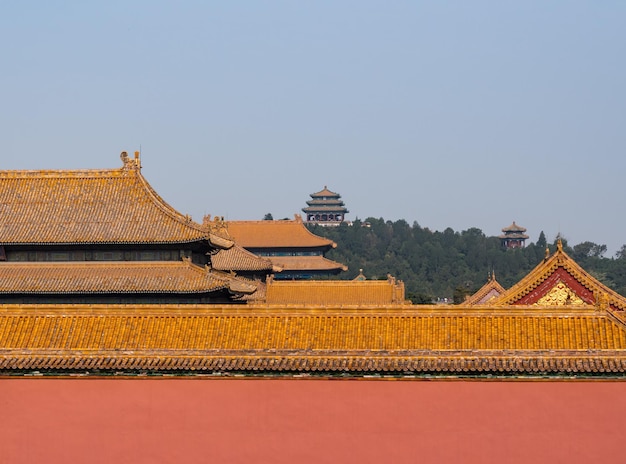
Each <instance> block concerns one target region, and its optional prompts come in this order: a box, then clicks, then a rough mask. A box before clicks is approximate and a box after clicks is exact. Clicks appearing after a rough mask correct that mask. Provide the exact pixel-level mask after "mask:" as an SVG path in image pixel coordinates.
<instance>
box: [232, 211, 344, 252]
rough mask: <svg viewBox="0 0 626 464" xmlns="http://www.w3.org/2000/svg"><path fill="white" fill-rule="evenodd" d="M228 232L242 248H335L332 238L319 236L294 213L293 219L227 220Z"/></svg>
mask: <svg viewBox="0 0 626 464" xmlns="http://www.w3.org/2000/svg"><path fill="white" fill-rule="evenodd" d="M226 225H227V227H228V233H229V235H230V236H231V237H232V239H233V240H234V241H235V242H237V244H239V245H241V246H242V247H244V248H248V249H257V248H325V249H330V248H335V247H336V246H337V244H336V243H335V242H333V241H332V240H329V239H326V238H323V237H319V236H317V235H315V234H313V233H311V231H309V229H307V228H306V226H305V225H304V224H303V222H302V218H301V217H300V216H299V215H296V218H295V220H277V221H227V222H226Z"/></svg>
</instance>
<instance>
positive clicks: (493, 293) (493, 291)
mask: <svg viewBox="0 0 626 464" xmlns="http://www.w3.org/2000/svg"><path fill="white" fill-rule="evenodd" d="M505 291H506V290H505V289H504V287H503V286H502V285H500V283H499V282H498V281H497V280H496V273H495V272H492V273H491V274H490V275H489V278H488V279H487V283H485V285H483V286H482V287H480V288H479V289H478V290H477V291H476V293H474V294H473V295H471V296H469V297H468V298H466V300H465V301H464V302H463V304H465V305H476V304H486V303H488V302H489V301H493V300H494V299H495V298H497V297H499V296H500V295H502V294H503V293H504V292H505Z"/></svg>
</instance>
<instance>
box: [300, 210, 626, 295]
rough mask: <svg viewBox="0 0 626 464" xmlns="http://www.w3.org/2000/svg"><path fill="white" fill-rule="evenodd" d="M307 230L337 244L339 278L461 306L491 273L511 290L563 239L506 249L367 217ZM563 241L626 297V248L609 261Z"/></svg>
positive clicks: (478, 238)
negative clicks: (392, 281) (397, 285)
mask: <svg viewBox="0 0 626 464" xmlns="http://www.w3.org/2000/svg"><path fill="white" fill-rule="evenodd" d="M309 228H310V230H311V231H312V232H313V233H315V234H316V235H320V236H323V237H327V238H329V239H331V240H333V241H334V242H336V243H337V248H335V249H333V250H331V251H329V252H328V254H327V257H328V258H329V259H332V260H335V261H339V262H341V263H344V264H346V265H347V266H348V268H349V271H348V272H347V274H346V273H344V274H342V275H340V276H339V277H338V278H341V279H346V278H348V279H350V278H354V277H356V275H358V273H359V270H360V269H363V273H364V274H365V275H366V277H367V278H369V279H383V278H386V276H387V274H391V275H393V276H394V277H396V278H398V279H401V280H403V281H404V283H405V288H406V292H407V297H408V298H410V299H411V300H413V302H414V303H425V302H430V301H436V300H437V299H443V298H447V299H449V300H454V301H456V302H460V301H462V299H463V298H464V295H465V294H471V293H474V292H475V291H476V290H478V289H479V288H480V287H481V286H482V285H483V284H484V283H485V282H486V281H487V279H488V276H489V275H490V274H491V273H492V272H495V274H496V278H497V280H498V282H500V284H501V285H503V286H504V287H505V288H509V287H511V286H512V285H514V284H515V283H517V282H518V281H519V280H520V279H522V278H523V277H524V276H525V275H526V274H528V272H530V271H531V270H532V269H533V268H534V267H535V266H537V264H539V262H540V261H541V260H542V259H543V258H544V257H545V253H546V248H549V249H550V252H553V251H554V250H555V249H556V242H557V240H558V238H559V237H557V238H555V239H554V242H553V243H552V244H548V243H547V240H546V238H545V234H544V233H543V232H541V234H540V235H539V239H538V240H537V243H530V244H528V245H527V246H526V247H525V248H518V249H509V250H506V249H504V248H503V247H502V245H501V242H500V239H499V238H497V237H489V236H486V235H485V234H484V233H483V232H482V230H480V229H478V228H470V229H467V230H464V231H461V232H457V231H454V230H452V229H451V228H447V229H445V230H444V231H443V232H440V231H432V230H430V229H428V228H423V227H421V226H420V225H419V224H418V223H417V222H414V223H413V224H412V225H410V224H408V223H407V222H406V221H405V220H402V219H400V220H398V221H395V222H392V221H385V220H384V219H383V218H379V219H376V218H367V219H365V220H363V221H361V220H358V219H357V220H355V221H354V222H353V223H352V225H348V224H347V223H343V224H341V225H340V226H338V227H322V226H315V225H309ZM561 239H562V243H563V246H564V250H565V252H566V253H568V254H569V255H570V256H572V258H573V259H575V260H576V261H577V262H578V264H580V265H581V266H582V267H583V268H585V270H587V271H588V272H590V273H591V274H592V275H594V277H596V278H597V279H599V280H600V281H601V282H602V283H604V284H605V285H608V286H609V287H611V288H613V289H614V290H615V291H617V292H618V293H620V294H622V295H626V245H625V246H624V247H622V250H621V252H618V253H617V255H616V258H605V257H604V254H605V253H606V251H607V247H606V245H598V244H595V243H593V242H583V243H580V244H578V245H575V246H574V247H570V246H569V245H568V243H567V240H565V239H563V238H562V237H561Z"/></svg>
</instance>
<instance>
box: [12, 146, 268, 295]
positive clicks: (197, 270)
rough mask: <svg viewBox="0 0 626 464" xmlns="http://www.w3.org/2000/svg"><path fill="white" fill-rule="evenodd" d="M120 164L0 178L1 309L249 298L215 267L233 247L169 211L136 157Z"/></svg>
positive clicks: (242, 285)
mask: <svg viewBox="0 0 626 464" xmlns="http://www.w3.org/2000/svg"><path fill="white" fill-rule="evenodd" d="M121 158H122V164H123V165H122V167H121V168H118V169H107V170H82V171H0V208H1V211H2V213H1V215H0V221H1V222H0V260H2V262H0V301H1V302H2V303H63V304H66V303H72V304H75V303H107V304H109V303H110V304H113V303H116V304H117V303H133V304H135V303H142V304H148V303H210V302H229V301H231V302H234V301H237V300H238V299H241V298H242V297H244V296H245V295H250V294H252V293H254V292H255V291H256V286H255V284H254V283H253V282H252V281H249V280H247V279H242V278H239V277H236V276H234V275H233V274H232V273H230V272H221V271H220V270H217V269H214V268H213V267H212V263H211V259H212V257H213V256H215V255H217V254H219V253H220V252H221V251H226V250H230V249H232V248H233V247H234V243H233V241H232V240H230V239H228V238H226V237H224V236H220V234H219V232H220V231H219V229H218V228H217V227H215V226H213V225H212V224H197V223H195V222H194V221H192V220H191V218H190V217H189V216H184V215H182V214H180V213H179V212H177V211H176V210H174V209H173V208H172V207H171V206H169V205H168V204H167V203H165V201H163V199H162V198H161V197H160V196H159V195H158V194H157V193H156V192H155V191H154V190H153V189H152V187H151V186H150V185H149V184H148V182H147V181H146V179H145V178H144V177H143V176H142V175H141V162H140V158H139V153H135V157H134V159H131V158H130V157H129V156H128V155H127V154H126V152H123V153H122V155H121ZM230 253H232V251H231V252H230Z"/></svg>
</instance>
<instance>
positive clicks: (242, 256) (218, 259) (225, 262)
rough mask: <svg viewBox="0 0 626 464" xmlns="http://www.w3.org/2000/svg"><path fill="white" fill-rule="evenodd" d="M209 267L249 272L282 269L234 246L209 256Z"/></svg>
mask: <svg viewBox="0 0 626 464" xmlns="http://www.w3.org/2000/svg"><path fill="white" fill-rule="evenodd" d="M211 265H212V266H213V268H215V269H218V270H220V271H237V272H241V271H249V272H263V271H265V272H267V273H271V272H280V271H281V270H282V269H281V268H280V267H278V266H275V265H274V264H273V263H272V261H271V260H269V259H268V258H262V257H260V256H257V255H255V254H253V253H250V252H249V251H247V250H245V249H244V248H242V247H240V246H239V245H237V244H235V245H234V246H232V247H231V248H229V249H227V250H219V251H218V252H217V253H215V254H214V255H211Z"/></svg>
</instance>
